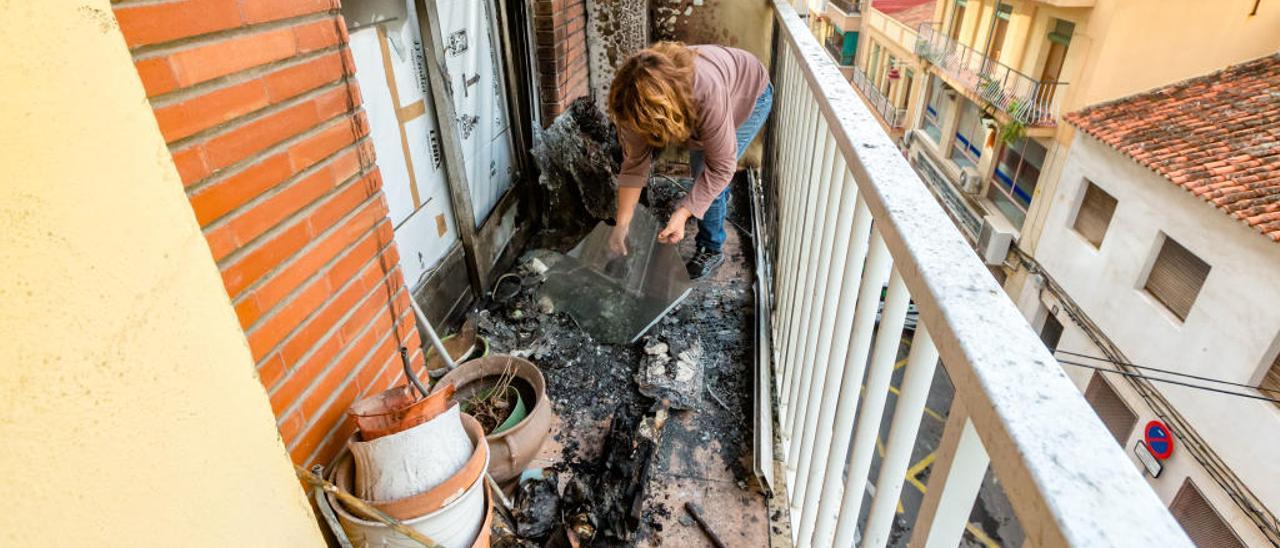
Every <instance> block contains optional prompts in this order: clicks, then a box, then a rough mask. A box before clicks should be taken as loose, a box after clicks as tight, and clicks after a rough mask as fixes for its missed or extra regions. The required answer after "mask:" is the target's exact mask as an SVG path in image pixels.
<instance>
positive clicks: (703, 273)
mask: <svg viewBox="0 0 1280 548" xmlns="http://www.w3.org/2000/svg"><path fill="white" fill-rule="evenodd" d="M722 264H724V253H721V252H719V251H711V250H709V249H704V248H701V247H699V248H698V251H697V252H696V253H694V254H693V258H692V259H689V262H687V263H685V265H684V266H685V268H686V269H687V270H688V271H689V278H690V279H693V280H700V279H702V278H705V277H707V276H710V275H711V273H713V272H715V271H716V269H717V268H720V265H722Z"/></svg>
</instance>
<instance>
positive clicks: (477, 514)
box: [329, 415, 493, 548]
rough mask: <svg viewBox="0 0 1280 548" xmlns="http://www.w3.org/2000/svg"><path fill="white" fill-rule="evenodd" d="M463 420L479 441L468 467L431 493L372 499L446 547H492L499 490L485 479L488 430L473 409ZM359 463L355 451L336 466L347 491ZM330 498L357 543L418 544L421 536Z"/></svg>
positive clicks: (337, 480) (335, 479) (334, 476)
mask: <svg viewBox="0 0 1280 548" xmlns="http://www.w3.org/2000/svg"><path fill="white" fill-rule="evenodd" d="M462 422H463V425H464V427H465V429H466V431H467V435H468V437H470V438H471V439H472V441H473V442H475V447H476V449H475V451H474V452H473V454H472V456H471V458H470V459H469V460H468V461H467V465H466V466H465V467H463V469H462V470H460V471H459V472H458V473H456V474H454V475H453V476H452V477H450V478H449V479H448V480H446V481H445V482H444V483H441V484H440V485H438V486H436V487H435V488H434V489H432V490H430V491H427V492H425V493H420V494H418V495H413V496H410V497H405V498H402V499H397V500H388V501H377V500H370V501H368V502H369V504H370V505H372V506H373V507H375V508H377V509H379V510H382V511H383V512H386V513H387V514H388V515H390V516H391V517H393V518H396V519H398V520H400V521H401V522H403V523H404V524H405V525H407V526H409V527H411V528H413V529H414V530H416V531H419V532H421V533H423V534H424V535H427V536H428V537H430V538H431V539H432V540H434V541H436V542H437V543H439V544H441V545H442V546H445V547H446V548H467V547H468V546H470V547H487V546H489V527H490V520H491V519H492V510H493V498H492V497H493V495H492V493H491V492H490V491H489V487H488V483H487V482H486V481H485V479H484V478H485V470H486V468H487V467H488V466H487V465H488V461H489V447H488V444H486V443H485V442H484V431H483V429H482V428H481V426H480V423H479V422H477V421H476V420H475V419H473V418H471V417H470V416H469V415H462ZM354 464H355V463H354V461H353V459H352V458H351V454H350V453H348V452H344V453H342V454H341V455H339V456H338V458H337V459H336V460H335V461H334V464H333V466H332V467H331V468H330V472H329V481H330V482H332V483H333V484H334V485H337V486H338V487H339V488H340V489H342V490H344V491H347V492H352V491H351V489H352V487H353V483H354V481H355V470H354ZM329 504H330V505H331V506H333V508H334V510H335V511H336V512H337V513H338V520H339V522H340V523H341V524H342V528H343V530H344V531H345V532H346V533H347V536H348V537H349V538H350V539H351V540H352V541H353V542H354V543H355V544H356V545H357V546H386V547H400V546H406V547H408V546H413V547H418V544H417V543H416V542H414V541H412V540H410V539H408V538H406V537H404V536H402V535H400V534H399V533H396V532H395V531H394V530H392V529H391V528H389V527H387V526H385V525H383V524H382V523H380V522H378V521H375V520H373V519H372V518H371V516H366V515H362V514H359V513H356V512H353V511H351V510H350V509H348V508H347V507H346V506H343V505H342V504H340V503H339V502H338V501H337V499H336V498H335V497H334V496H333V495H329Z"/></svg>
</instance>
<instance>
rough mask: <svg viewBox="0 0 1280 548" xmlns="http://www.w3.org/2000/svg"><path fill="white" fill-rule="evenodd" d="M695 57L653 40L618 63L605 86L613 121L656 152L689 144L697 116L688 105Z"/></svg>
mask: <svg viewBox="0 0 1280 548" xmlns="http://www.w3.org/2000/svg"><path fill="white" fill-rule="evenodd" d="M696 56H697V54H696V53H694V51H693V50H691V49H689V48H688V47H685V45H684V44H682V43H680V42H658V43H655V44H653V45H652V46H650V47H649V48H648V49H643V50H640V51H638V52H636V53H635V54H633V55H631V57H628V58H627V60H626V61H623V63H622V66H620V67H618V72H617V74H616V75H614V77H613V83H612V85H610V87H609V115H610V116H612V117H613V121H614V123H615V124H618V126H619V127H621V128H623V129H625V130H627V131H630V132H632V133H635V134H636V135H639V136H641V137H643V138H644V140H645V141H646V142H647V143H648V144H649V145H650V146H653V147H657V148H665V147H666V146H668V145H671V144H676V143H683V142H685V141H687V140H689V137H690V135H692V134H693V128H694V126H695V125H697V116H698V113H697V110H696V109H695V108H694V104H693V60H694V58H695V57H696Z"/></svg>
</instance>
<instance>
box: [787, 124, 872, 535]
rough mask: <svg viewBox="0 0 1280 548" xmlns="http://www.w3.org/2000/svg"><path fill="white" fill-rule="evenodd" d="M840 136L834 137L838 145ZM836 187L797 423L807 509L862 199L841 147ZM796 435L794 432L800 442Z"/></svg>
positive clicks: (832, 180)
mask: <svg viewBox="0 0 1280 548" xmlns="http://www.w3.org/2000/svg"><path fill="white" fill-rule="evenodd" d="M834 142H835V140H834V139H832V143H833V145H834ZM827 186H828V187H830V189H831V190H830V192H829V193H828V194H827V197H826V198H825V202H824V203H825V204H826V209H825V211H824V213H823V217H824V219H825V223H824V226H823V230H822V242H821V243H820V244H819V252H818V253H817V254H815V259H816V260H815V263H814V265H813V268H814V270H816V271H817V273H816V275H817V278H816V280H815V282H814V292H813V296H812V301H811V302H812V304H811V305H810V306H808V307H806V308H807V309H808V310H807V315H806V320H805V336H804V344H803V345H802V346H801V347H800V348H801V349H802V351H803V353H802V354H801V359H802V360H804V361H805V363H808V364H809V371H810V373H809V375H808V380H807V381H805V382H804V383H803V384H802V386H801V387H800V395H801V397H803V398H804V401H806V402H809V403H810V405H808V406H807V407H806V408H805V413H804V415H803V416H800V417H797V418H796V426H797V428H799V430H800V432H801V434H802V435H801V436H800V437H799V439H800V441H801V443H800V445H799V449H800V451H799V454H798V456H799V460H798V461H797V467H796V477H797V478H798V479H799V481H797V482H796V486H795V488H793V489H792V490H791V492H792V493H794V494H793V495H792V497H791V499H792V501H793V506H797V507H799V508H800V509H801V511H802V512H805V511H807V509H806V508H805V507H804V506H800V505H799V503H800V502H801V501H803V500H804V494H805V489H806V488H807V485H808V477H809V476H808V474H809V459H810V457H811V456H812V453H813V438H814V434H815V431H814V428H815V425H816V424H817V422H818V409H819V408H820V407H821V406H820V405H819V403H820V402H819V401H818V396H819V393H820V390H821V388H822V385H823V383H824V382H830V379H828V378H825V375H823V373H825V372H826V370H827V353H828V350H829V347H830V344H831V328H832V325H831V323H832V320H833V319H834V316H835V306H836V304H837V303H835V302H833V301H834V299H832V297H833V296H834V295H835V293H836V291H837V290H838V289H839V287H840V286H839V284H840V279H839V278H838V277H837V276H836V275H837V274H838V270H837V269H838V268H839V267H840V266H841V264H842V263H843V262H844V255H845V253H846V252H847V250H848V246H847V245H846V244H845V242H847V241H848V239H849V230H850V229H851V228H852V226H853V206H854V204H855V203H856V201H857V200H856V198H855V196H856V195H857V192H856V186H855V185H854V182H853V176H852V174H849V172H848V170H847V169H846V166H845V161H844V157H843V156H842V155H841V154H840V153H839V151H838V150H837V151H836V153H835V158H834V161H832V164H831V173H830V176H829V177H828V179H827ZM794 442H795V438H792V443H793V445H794Z"/></svg>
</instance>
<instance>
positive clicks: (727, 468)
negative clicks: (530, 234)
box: [477, 182, 770, 546]
mask: <svg viewBox="0 0 1280 548" xmlns="http://www.w3.org/2000/svg"><path fill="white" fill-rule="evenodd" d="M654 184H655V185H662V184H666V185H670V183H660V182H655V183H654ZM657 194H658V195H659V200H660V201H665V202H667V203H669V202H670V201H671V198H672V197H674V196H676V195H678V194H677V193H676V192H675V191H674V188H672V189H670V191H669V192H668V191H663V192H659V193H657ZM680 194H682V192H680ZM745 196H746V188H742V189H741V191H738V190H735V191H734V198H735V200H736V201H738V202H740V205H738V206H737V207H732V206H731V209H730V220H731V221H733V222H731V223H728V224H727V226H726V230H727V232H728V241H727V242H726V244H725V251H726V257H727V261H726V263H725V265H724V266H722V267H721V268H720V270H719V271H718V272H716V274H715V275H713V276H712V278H711V279H710V280H706V281H702V282H699V283H698V284H697V286H696V287H695V288H694V290H693V293H692V294H691V295H690V296H689V297H688V298H687V299H686V300H685V301H684V302H683V303H681V304H680V305H679V306H678V307H677V308H676V309H675V310H674V311H673V312H672V313H671V314H670V315H669V316H668V317H667V318H666V319H664V320H663V321H662V322H661V323H660V324H659V325H658V326H655V327H654V328H653V330H651V332H650V334H652V333H654V332H658V333H661V334H663V335H664V336H687V337H690V338H692V337H693V336H697V337H698V338H700V339H701V341H702V345H703V359H702V363H703V367H704V380H703V382H704V385H705V387H706V390H704V392H703V397H702V401H701V404H700V406H699V407H698V408H696V409H692V410H687V411H673V412H672V413H671V416H670V417H671V418H670V420H668V421H667V423H666V426H665V428H664V429H663V433H662V438H661V442H660V444H659V446H658V451H657V456H656V457H655V460H654V461H653V463H652V464H651V466H652V467H653V468H652V473H651V478H650V480H649V482H648V483H647V486H646V495H645V503H644V508H643V512H642V516H643V517H642V519H641V525H640V529H639V531H638V533H637V535H636V543H637V544H638V545H640V546H660V545H665V546H701V545H709V544H708V543H707V541H706V537H705V536H704V535H703V533H702V531H701V530H700V529H699V528H698V526H697V525H696V524H694V523H693V522H692V521H691V520H690V519H689V518H688V517H687V514H686V512H685V510H684V504H685V502H688V501H693V502H696V503H698V504H700V505H701V506H702V508H703V511H704V512H705V518H706V519H707V521H708V522H709V523H711V524H712V527H714V528H715V530H716V533H717V534H718V535H719V536H720V538H721V539H722V540H723V541H724V542H725V543H726V544H728V545H730V546H769V544H770V542H769V533H770V522H769V514H770V512H769V509H768V505H767V500H766V498H765V495H764V494H763V493H762V491H761V490H760V489H759V487H758V486H757V485H756V484H755V479H754V477H753V474H752V472H751V467H752V419H751V417H752V405H753V402H752V396H751V394H752V392H751V390H752V371H753V367H754V365H753V363H752V356H753V354H752V351H751V349H752V342H751V341H752V336H753V331H752V315H753V310H752V303H753V302H754V296H753V294H752V267H751V264H752V263H751V257H750V239H749V238H747V237H745V235H744V234H742V233H741V229H739V228H738V226H748V224H749V221H747V219H749V216H748V214H747V210H746V209H745V207H746V206H745V203H744V200H742V199H741V198H742V197H745ZM662 205H663V204H659V206H658V207H656V208H655V211H658V212H659V218H663V219H665V214H663V213H661V211H662V209H663V208H662ZM668 210H669V206H668ZM735 223H736V225H737V226H735ZM696 231H697V228H696V222H695V221H693V220H691V221H690V223H689V226H688V228H687V231H686V236H687V237H686V239H685V241H684V242H683V243H682V244H681V246H680V248H681V253H682V254H683V255H684V256H686V257H687V256H690V255H692V253H693V247H694V243H693V235H694V234H695V233H696ZM744 240H745V247H744ZM535 253H536V252H535ZM534 292H535V288H534V287H527V288H525V289H524V290H522V291H521V294H520V295H518V296H517V297H515V298H513V299H511V301H510V304H491V305H490V306H489V307H488V308H487V309H486V310H485V311H483V312H481V316H480V317H479V318H478V321H477V325H478V327H479V330H480V333H481V334H482V335H485V336H486V337H488V338H489V340H490V342H491V345H492V351H493V352H504V353H515V354H517V355H525V356H526V357H528V359H530V360H531V361H533V362H534V363H535V364H537V365H538V366H539V367H540V368H541V369H542V371H543V374H544V375H545V376H546V379H547V390H548V392H549V394H550V397H551V399H552V401H553V404H554V405H553V408H554V410H555V414H556V421H555V423H554V425H553V429H552V436H551V438H550V439H549V440H548V441H547V443H546V444H545V445H544V446H543V449H542V451H541V452H540V453H539V455H538V457H537V459H536V460H535V461H534V462H533V464H531V467H543V468H547V469H551V470H555V471H557V472H558V473H559V474H560V482H561V486H562V487H563V486H564V485H566V484H567V483H568V482H569V480H570V478H572V477H574V476H579V477H581V478H583V479H584V480H586V481H587V482H588V484H590V480H591V479H592V478H594V476H595V475H596V474H598V469H597V463H598V461H599V459H600V456H601V454H602V450H603V445H604V440H605V438H606V436H607V435H608V432H609V429H610V425H611V422H612V419H613V417H614V416H616V415H617V414H618V413H619V412H620V411H622V412H627V413H632V414H633V415H641V414H644V413H645V412H646V411H648V410H649V409H650V407H651V405H652V404H651V400H649V399H648V398H645V397H644V396H642V395H641V394H640V393H639V392H638V390H637V387H636V383H635V381H634V375H635V372H636V370H637V367H638V364H639V363H640V358H641V353H642V352H643V350H642V347H643V342H641V343H637V344H634V345H609V344H601V343H598V342H596V341H595V340H593V339H591V338H590V337H589V336H588V335H586V334H585V333H583V332H582V331H581V330H580V329H578V328H577V326H576V325H574V323H573V322H572V320H570V319H569V318H568V317H567V316H565V315H563V314H551V315H542V314H539V313H538V312H536V306H534V305H533V303H534V302H535V301H534V299H535V297H534V296H533V293H534ZM516 308H519V309H520V310H522V312H521V313H520V314H519V316H522V317H521V318H520V319H519V320H511V319H510V318H511V316H512V310H514V309H516ZM708 393H710V394H714V396H712V395H708ZM717 400H718V401H717Z"/></svg>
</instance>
